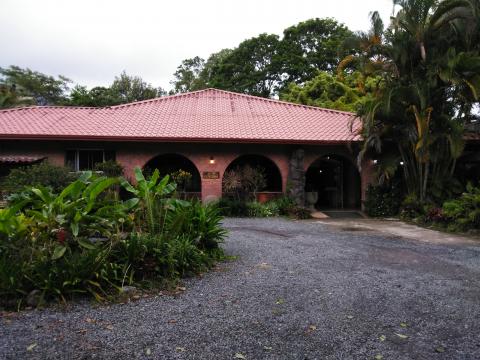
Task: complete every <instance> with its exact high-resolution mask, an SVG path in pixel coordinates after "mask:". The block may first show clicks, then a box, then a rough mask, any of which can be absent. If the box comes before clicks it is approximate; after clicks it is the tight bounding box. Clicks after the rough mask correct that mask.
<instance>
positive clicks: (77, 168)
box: [65, 148, 116, 172]
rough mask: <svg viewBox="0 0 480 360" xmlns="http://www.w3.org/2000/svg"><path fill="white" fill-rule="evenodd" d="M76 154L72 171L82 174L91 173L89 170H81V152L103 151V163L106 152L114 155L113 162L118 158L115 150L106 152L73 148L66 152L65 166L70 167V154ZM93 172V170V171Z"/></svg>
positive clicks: (104, 150) (96, 149) (100, 149)
mask: <svg viewBox="0 0 480 360" xmlns="http://www.w3.org/2000/svg"><path fill="white" fill-rule="evenodd" d="M70 151H72V152H74V156H75V160H74V163H73V169H72V171H74V172H82V171H89V170H88V169H86V170H80V152H81V151H101V152H102V163H104V162H105V161H106V160H105V153H106V152H109V151H110V152H112V153H113V160H114V159H115V158H116V151H115V150H106V149H104V148H73V149H72V148H71V149H66V150H65V165H66V166H69V164H68V162H67V157H68V152H70ZM92 170H93V169H92Z"/></svg>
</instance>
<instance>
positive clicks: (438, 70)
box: [341, 0, 480, 202]
mask: <svg viewBox="0 0 480 360" xmlns="http://www.w3.org/2000/svg"><path fill="white" fill-rule="evenodd" d="M394 3H395V4H396V5H398V7H399V10H398V11H397V13H396V14H395V16H394V17H393V18H392V20H391V24H390V26H389V28H387V29H384V28H383V23H382V22H381V20H380V18H379V16H378V14H376V13H374V14H373V16H372V31H371V32H370V34H371V35H372V34H373V35H375V36H370V37H365V36H363V35H364V34H361V36H359V38H358V39H357V40H358V41H359V42H360V41H364V40H365V39H366V38H370V40H372V41H370V44H371V45H370V46H364V47H362V49H361V51H359V52H358V53H357V54H356V55H355V56H353V57H349V58H348V59H345V60H346V61H345V62H344V64H343V66H341V68H342V70H343V69H348V68H349V67H354V68H356V69H359V70H360V71H361V72H362V73H363V75H364V76H372V75H374V76H377V77H380V78H381V81H382V88H381V91H378V92H377V93H376V94H375V96H373V97H372V98H371V99H369V100H368V101H367V102H366V103H365V105H364V106H363V107H362V108H361V109H360V111H359V115H360V116H361V119H362V122H363V137H364V139H365V140H364V147H363V150H362V154H365V153H367V152H373V153H375V154H381V155H388V156H390V158H393V159H396V160H395V163H394V164H393V165H394V166H391V164H385V165H388V166H385V169H389V170H388V171H390V172H392V171H394V170H395V169H397V168H398V167H399V166H400V165H403V167H402V172H403V174H404V177H405V183H406V185H407V189H408V192H409V193H411V194H413V195H414V196H416V197H417V198H418V199H419V200H420V201H422V202H423V201H426V200H427V199H430V200H432V201H435V199H441V198H442V197H443V196H444V194H442V192H443V193H444V192H446V191H449V190H450V189H451V188H452V186H449V185H448V184H449V183H448V182H451V181H453V174H454V171H455V166H456V160H457V159H458V157H459V156H460V155H461V153H462V151H463V145H464V144H463V128H464V125H465V124H466V123H468V122H469V121H471V119H472V117H474V114H473V111H472V109H473V107H474V105H475V104H478V100H479V94H480V54H479V52H480V47H479V46H480V43H479V42H478V41H477V40H478V36H479V32H478V29H479V19H480V18H479V17H478V14H479V13H480V10H479V9H480V5H479V4H480V2H479V1H478V0H443V1H437V0H394ZM473 39H475V41H473ZM364 43H365V44H367V43H368V42H364ZM391 145H394V146H393V147H392V146H391ZM387 149H388V151H387ZM392 155H394V156H392Z"/></svg>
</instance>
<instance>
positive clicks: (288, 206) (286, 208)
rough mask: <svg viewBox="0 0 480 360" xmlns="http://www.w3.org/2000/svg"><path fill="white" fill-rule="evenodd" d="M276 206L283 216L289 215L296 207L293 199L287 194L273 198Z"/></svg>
mask: <svg viewBox="0 0 480 360" xmlns="http://www.w3.org/2000/svg"><path fill="white" fill-rule="evenodd" d="M273 201H274V202H275V204H276V205H277V207H278V212H279V214H280V215H283V216H290V215H291V214H292V211H293V210H294V209H295V208H296V207H297V204H296V203H295V200H293V199H292V198H291V197H288V196H282V197H280V198H278V199H275V200H273Z"/></svg>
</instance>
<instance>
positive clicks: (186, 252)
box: [0, 169, 225, 306]
mask: <svg viewBox="0 0 480 360" xmlns="http://www.w3.org/2000/svg"><path fill="white" fill-rule="evenodd" d="M136 179H137V183H136V185H132V184H130V183H128V182H127V181H126V180H124V179H122V178H118V177H106V176H96V175H94V174H92V173H91V172H85V173H83V174H82V175H81V176H80V177H79V178H78V179H77V180H75V181H73V182H72V183H71V184H69V185H68V186H66V187H65V188H64V189H62V190H61V191H60V192H53V191H52V189H51V188H47V187H43V186H37V187H29V188H27V189H26V190H25V191H23V192H21V193H19V194H15V195H13V196H12V197H11V199H10V203H9V207H7V208H6V209H3V210H1V211H0V299H1V300H0V306H22V305H24V304H25V301H27V302H28V303H29V304H30V305H31V303H32V298H34V299H36V300H35V301H34V304H35V305H39V304H42V303H43V302H45V301H48V300H51V299H61V300H63V301H65V300H66V299H68V298H72V297H74V296H76V295H82V294H84V295H85V294H91V295H92V296H94V297H95V298H96V299H97V300H105V299H109V298H110V297H111V296H113V295H114V294H115V293H118V292H119V291H120V292H121V291H123V290H122V289H123V287H124V286H126V285H135V286H138V287H144V286H147V285H148V284H151V283H154V282H165V281H171V280H174V279H176V278H177V277H179V276H183V275H186V274H189V273H194V272H198V271H201V270H203V269H206V268H208V267H209V266H211V265H212V264H213V263H214V261H215V260H216V259H218V258H219V256H221V254H222V251H221V249H220V248H219V247H218V244H219V243H220V242H221V241H222V239H223V237H224V236H225V230H223V229H222V228H221V227H220V221H221V217H220V215H219V210H218V209H217V208H216V207H215V206H213V205H202V204H200V203H198V202H193V203H191V202H187V201H181V200H178V199H176V198H175V184H174V183H172V182H170V181H169V177H168V176H166V177H164V178H162V179H159V177H158V171H157V172H156V173H154V175H153V176H152V177H151V178H150V179H148V180H147V179H145V178H144V177H143V174H142V172H141V171H140V170H139V169H137V170H136ZM119 184H121V186H123V187H124V188H125V189H126V190H127V191H128V192H130V193H131V194H132V197H131V198H129V199H126V200H119V199H118V196H114V195H113V194H112V189H115V187H116V186H118V185H119Z"/></svg>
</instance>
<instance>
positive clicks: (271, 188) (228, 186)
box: [222, 155, 282, 202]
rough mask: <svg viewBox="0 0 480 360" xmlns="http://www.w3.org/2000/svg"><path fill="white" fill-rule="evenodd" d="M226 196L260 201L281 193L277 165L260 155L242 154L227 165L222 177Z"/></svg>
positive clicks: (279, 174) (223, 191) (280, 177)
mask: <svg viewBox="0 0 480 360" xmlns="http://www.w3.org/2000/svg"><path fill="white" fill-rule="evenodd" d="M222 193H223V196H227V197H232V196H233V197H237V198H240V197H244V198H245V197H251V198H252V199H253V198H256V199H257V200H258V201H260V202H265V201H268V200H271V199H273V198H275V197H277V196H279V195H280V194H281V193H282V175H281V173H280V170H279V169H278V167H277V165H276V164H275V163H274V162H273V161H272V160H270V159H269V158H267V157H265V156H262V155H242V156H240V157H238V158H236V159H235V160H234V161H232V162H231V163H230V165H228V167H227V169H226V170H225V173H224V175H223V179H222Z"/></svg>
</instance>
